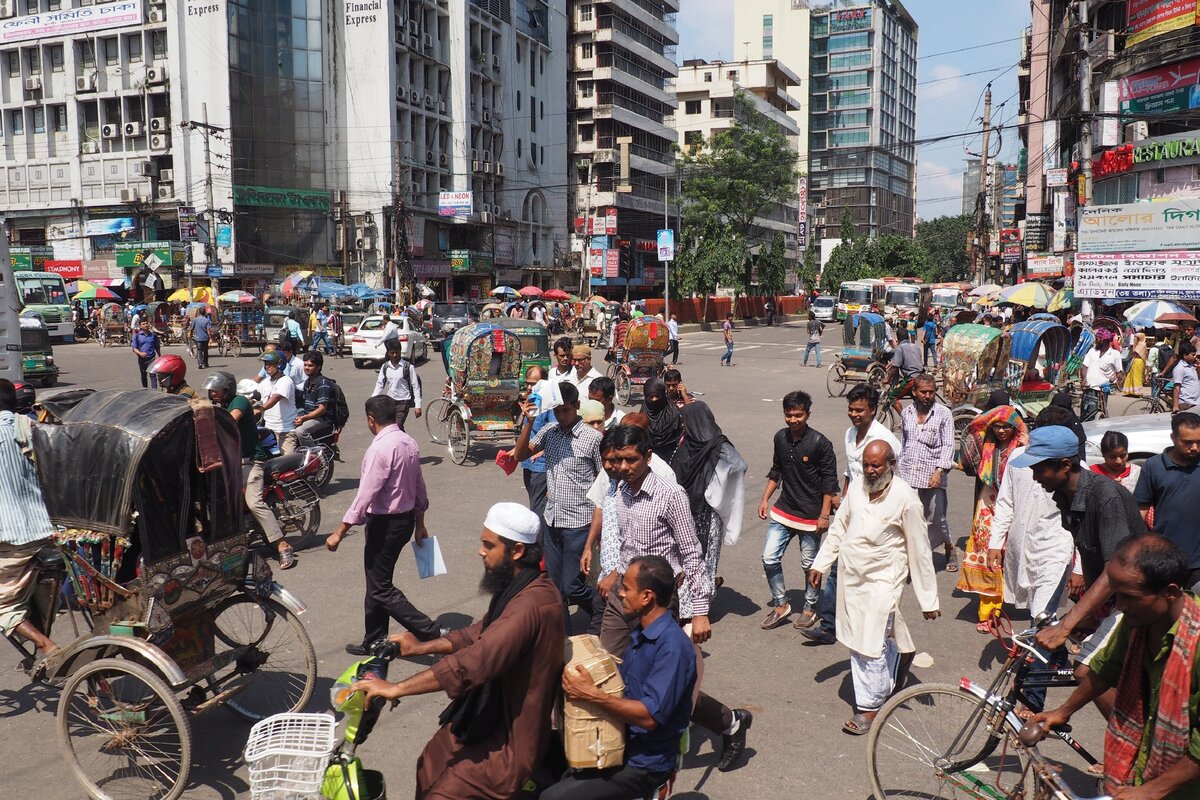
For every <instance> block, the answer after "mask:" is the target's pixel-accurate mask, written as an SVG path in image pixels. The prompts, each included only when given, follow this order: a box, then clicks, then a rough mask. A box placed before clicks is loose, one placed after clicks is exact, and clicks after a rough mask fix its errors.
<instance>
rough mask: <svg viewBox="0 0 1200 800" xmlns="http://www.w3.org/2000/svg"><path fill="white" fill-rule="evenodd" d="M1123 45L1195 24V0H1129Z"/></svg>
mask: <svg viewBox="0 0 1200 800" xmlns="http://www.w3.org/2000/svg"><path fill="white" fill-rule="evenodd" d="M1126 8H1127V13H1128V17H1127V21H1128V26H1127V27H1126V31H1127V37H1126V39H1125V46H1126V47H1129V46H1132V45H1135V44H1137V43H1138V42H1144V41H1146V40H1147V39H1151V38H1153V37H1155V36H1161V35H1162V34H1164V33H1170V32H1171V31H1177V30H1179V29H1180V28H1187V27H1190V26H1192V25H1195V24H1196V0H1129V3H1128V4H1127V6H1126Z"/></svg>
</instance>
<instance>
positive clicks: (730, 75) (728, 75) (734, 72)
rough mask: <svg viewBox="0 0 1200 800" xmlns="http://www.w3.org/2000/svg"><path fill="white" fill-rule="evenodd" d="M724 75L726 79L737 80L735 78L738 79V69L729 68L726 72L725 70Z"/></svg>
mask: <svg viewBox="0 0 1200 800" xmlns="http://www.w3.org/2000/svg"><path fill="white" fill-rule="evenodd" d="M725 77H726V78H727V79H728V80H731V81H737V79H738V71H737V70H736V69H731V70H729V71H728V72H726V73H725Z"/></svg>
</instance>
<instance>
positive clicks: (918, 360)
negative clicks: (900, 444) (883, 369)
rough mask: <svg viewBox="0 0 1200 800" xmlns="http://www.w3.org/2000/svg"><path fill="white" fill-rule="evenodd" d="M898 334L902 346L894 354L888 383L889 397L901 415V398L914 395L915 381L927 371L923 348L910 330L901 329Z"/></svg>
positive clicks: (889, 368) (889, 369)
mask: <svg viewBox="0 0 1200 800" xmlns="http://www.w3.org/2000/svg"><path fill="white" fill-rule="evenodd" d="M897 334H898V336H899V337H900V346H899V347H897V348H896V352H895V353H893V354H892V363H891V365H890V366H889V367H888V383H889V384H890V385H891V387H892V389H891V391H889V392H888V397H889V398H890V400H891V402H892V405H893V406H894V407H895V409H896V412H897V413H899V411H900V398H902V397H908V396H910V395H912V389H913V381H914V380H915V379H916V377H917V376H918V375H920V374H921V373H922V372H924V371H925V365H924V360H923V356H922V354H921V346H920V345H919V344H917V343H916V342H914V341H913V340H912V339H911V338H910V337H909V335H908V330H907V329H905V328H901V329H900V330H899V331H898V332H897ZM897 387H899V388H898V389H897Z"/></svg>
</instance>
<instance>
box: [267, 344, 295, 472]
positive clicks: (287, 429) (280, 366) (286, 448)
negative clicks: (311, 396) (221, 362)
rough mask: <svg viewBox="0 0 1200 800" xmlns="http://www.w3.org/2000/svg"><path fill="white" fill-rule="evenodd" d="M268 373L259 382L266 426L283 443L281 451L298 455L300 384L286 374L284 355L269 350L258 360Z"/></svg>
mask: <svg viewBox="0 0 1200 800" xmlns="http://www.w3.org/2000/svg"><path fill="white" fill-rule="evenodd" d="M258 360H259V361H261V362H262V364H263V371H264V372H265V373H266V374H267V376H266V377H265V378H263V379H262V380H261V381H259V382H258V396H259V397H261V398H262V421H263V425H264V426H265V427H266V428H267V429H268V430H270V431H271V433H273V434H275V438H276V439H278V440H279V449H280V450H281V451H283V452H284V453H285V454H286V453H294V452H296V448H297V447H298V445H299V443H298V442H297V441H296V433H295V429H296V423H295V419H296V385H295V384H294V383H293V382H292V379H291V378H289V377H288V376H287V374H286V373H285V371H284V370H285V369H286V365H285V364H284V360H283V356H281V355H280V354H279V353H277V352H274V351H267V352H265V353H263V354H262V355H261V356H259V358H258Z"/></svg>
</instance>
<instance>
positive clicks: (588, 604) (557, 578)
mask: <svg viewBox="0 0 1200 800" xmlns="http://www.w3.org/2000/svg"><path fill="white" fill-rule="evenodd" d="M589 527H591V526H589V525H584V526H582V527H579V528H556V527H554V526H553V525H547V526H546V527H545V528H544V532H545V536H544V538H543V542H542V546H543V548H544V550H545V554H546V574H548V575H549V576H550V580H551V581H553V583H554V585H555V586H556V587H557V588H558V591H559V594H561V595H562V596H563V613H564V614H566V615H567V619H568V620H569V619H570V614H569V613H568V611H567V609H568V607H569V606H570V604H571V603H574V604H575V605H577V606H580V607H581V608H583V609H585V610H586V611H587V612H588V614H591V613H592V608H593V603H594V602H595V597H596V590H595V589H593V588H592V587H591V586H589V585H588V583H587V579H586V578H585V577H584V575H583V573H582V572H580V571H579V559H580V558H582V557H583V547H584V545H585V544H587V535H588V528H589ZM570 629H571V628H570V625H568V626H567V630H568V631H569V630H570Z"/></svg>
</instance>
